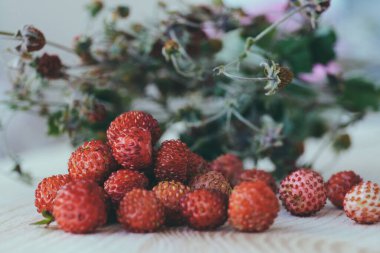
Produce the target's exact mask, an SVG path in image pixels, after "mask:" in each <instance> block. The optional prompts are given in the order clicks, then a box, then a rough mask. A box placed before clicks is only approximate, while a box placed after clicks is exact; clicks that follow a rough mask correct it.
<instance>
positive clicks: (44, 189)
mask: <svg viewBox="0 0 380 253" xmlns="http://www.w3.org/2000/svg"><path fill="white" fill-rule="evenodd" d="M70 181H71V179H70V176H69V175H56V176H51V177H46V178H44V179H42V181H41V182H40V183H39V184H38V186H37V188H36V191H35V194H34V195H35V197H36V199H35V202H34V205H35V206H36V207H37V212H39V213H42V212H43V211H46V212H49V213H52V212H53V201H54V199H55V196H56V195H57V192H58V190H59V189H60V188H61V187H62V186H64V185H65V184H67V183H68V182H70Z"/></svg>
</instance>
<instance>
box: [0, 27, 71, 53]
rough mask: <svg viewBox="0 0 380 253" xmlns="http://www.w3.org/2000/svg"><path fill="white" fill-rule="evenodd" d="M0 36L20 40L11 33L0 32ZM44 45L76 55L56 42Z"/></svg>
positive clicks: (48, 42) (47, 42)
mask: <svg viewBox="0 0 380 253" xmlns="http://www.w3.org/2000/svg"><path fill="white" fill-rule="evenodd" d="M0 35H3V36H6V37H7V38H13V40H18V41H20V40H21V38H19V37H16V34H14V33H11V32H5V31H0ZM46 44H47V45H49V46H52V47H55V48H58V49H60V50H62V51H65V52H68V53H71V54H75V55H76V53H75V52H74V50H73V49H72V48H69V47H66V46H64V45H61V44H59V43H56V42H53V41H46Z"/></svg>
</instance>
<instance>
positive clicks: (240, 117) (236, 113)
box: [231, 109, 260, 132]
mask: <svg viewBox="0 0 380 253" xmlns="http://www.w3.org/2000/svg"><path fill="white" fill-rule="evenodd" d="M231 112H232V114H233V115H234V116H235V117H236V118H237V119H238V120H240V121H241V122H242V123H244V124H245V125H246V126H247V127H249V128H250V129H252V130H253V131H254V132H260V128H258V127H257V126H255V125H254V124H252V123H251V122H249V121H248V120H247V119H245V118H244V117H243V116H242V115H241V114H240V113H239V112H238V111H236V110H235V109H232V111H231Z"/></svg>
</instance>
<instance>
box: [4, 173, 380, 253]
mask: <svg viewBox="0 0 380 253" xmlns="http://www.w3.org/2000/svg"><path fill="white" fill-rule="evenodd" d="M1 182H2V184H1V186H0V190H1V194H2V197H1V207H0V252H2V253H6V252H47V251H48V250H49V249H50V250H52V252H54V253H59V252H81V253H85V252H89V253H95V252H142V253H148V252H176V253H177V252H218V253H222V252H252V253H253V252H273V253H278V252H292V253H294V252H344V253H349V252H362V253H364V252H368V253H369V252H380V224H376V225H357V224H354V223H353V222H352V221H351V220H349V219H348V218H347V217H346V216H345V215H344V213H343V212H342V211H339V210H337V209H335V208H333V207H332V206H331V205H328V206H327V207H325V208H324V209H323V210H322V211H321V212H319V213H318V214H317V215H316V216H313V217H309V218H298V217H294V216H291V215H289V214H288V213H287V212H286V211H284V209H282V210H281V212H280V215H279V217H278V218H277V219H276V221H275V223H274V225H273V226H272V227H271V228H270V229H269V230H268V231H266V232H264V233H252V234H249V233H239V232H236V231H233V230H232V229H230V228H229V227H228V226H224V227H222V228H220V229H219V230H217V231H213V232H196V231H191V230H188V229H186V228H179V229H165V230H163V231H161V232H159V233H151V234H133V233H128V232H126V231H124V230H123V229H122V228H121V227H120V226H119V225H113V226H110V227H106V228H103V229H101V230H99V231H98V232H96V233H93V234H88V235H72V234H68V233H64V232H62V231H60V230H58V229H57V227H56V225H51V226H50V227H49V228H44V227H36V226H31V225H29V224H30V223H31V222H33V221H36V220H38V219H39V218H40V217H39V215H37V214H36V212H35V208H34V205H33V198H34V196H33V189H29V188H28V187H24V186H21V185H18V186H17V187H18V190H17V194H15V193H14V192H13V190H12V189H14V188H15V187H16V184H18V183H16V184H15V182H12V181H10V180H9V179H4V178H2V179H1ZM10 187H13V188H10Z"/></svg>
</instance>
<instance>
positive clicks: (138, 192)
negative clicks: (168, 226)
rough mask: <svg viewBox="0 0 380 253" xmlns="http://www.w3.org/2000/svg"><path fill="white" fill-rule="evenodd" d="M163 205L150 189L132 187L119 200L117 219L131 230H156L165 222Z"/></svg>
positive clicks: (140, 231) (139, 231)
mask: <svg viewBox="0 0 380 253" xmlns="http://www.w3.org/2000/svg"><path fill="white" fill-rule="evenodd" d="M164 212H165V211H164V206H163V205H162V204H161V202H160V201H159V200H158V199H157V198H156V196H155V194H154V193H153V192H151V191H147V190H144V189H133V190H131V191H130V192H127V193H126V194H125V196H124V198H123V199H122V201H121V202H120V206H119V209H118V212H117V214H118V220H119V222H120V223H121V224H122V225H123V226H124V228H125V229H126V230H128V231H131V232H137V233H146V232H154V231H157V230H158V229H159V228H160V227H161V226H162V225H163V224H164V222H165V213H164Z"/></svg>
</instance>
